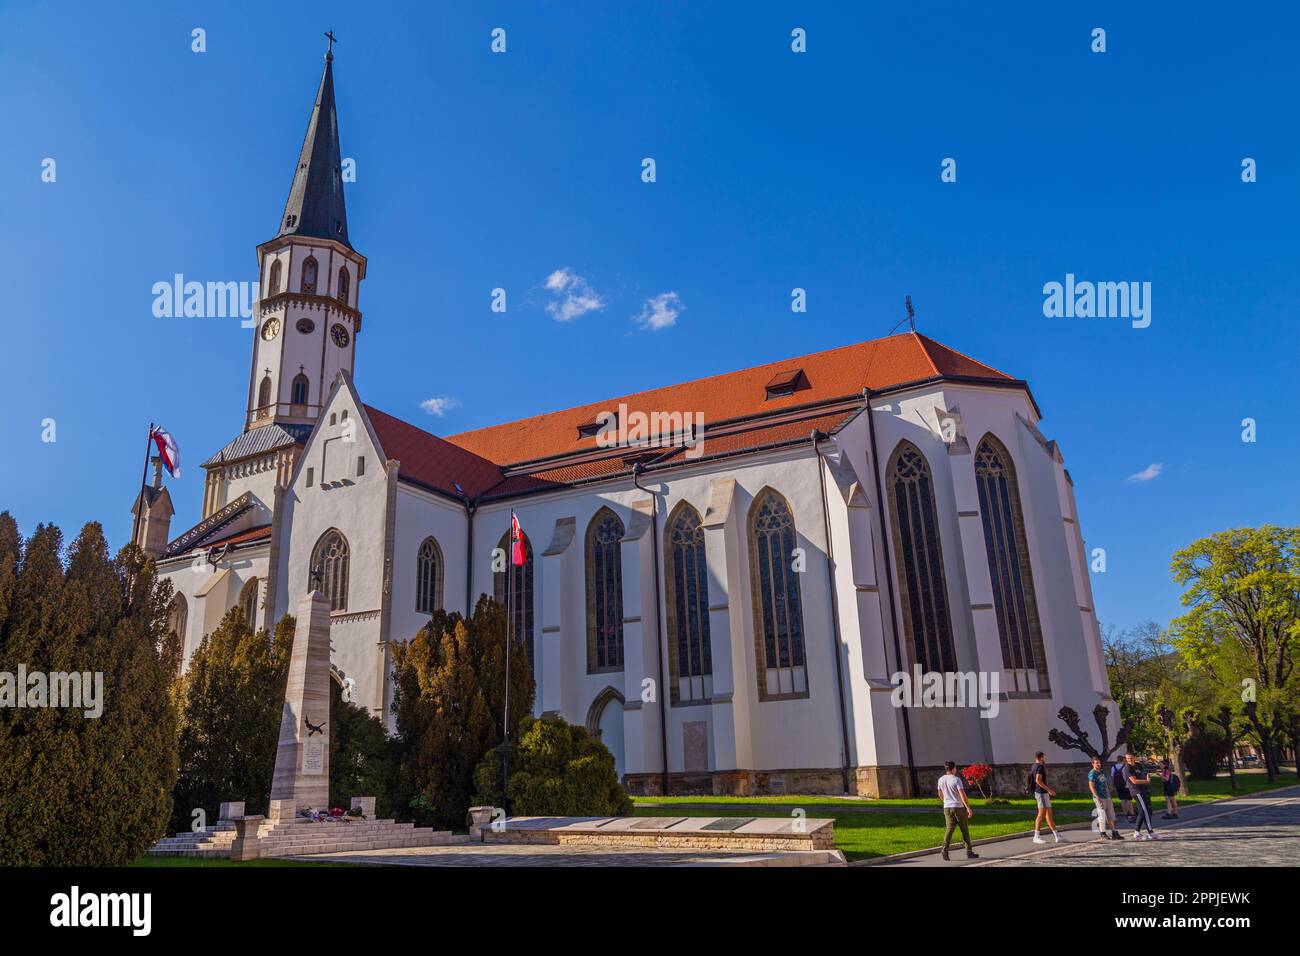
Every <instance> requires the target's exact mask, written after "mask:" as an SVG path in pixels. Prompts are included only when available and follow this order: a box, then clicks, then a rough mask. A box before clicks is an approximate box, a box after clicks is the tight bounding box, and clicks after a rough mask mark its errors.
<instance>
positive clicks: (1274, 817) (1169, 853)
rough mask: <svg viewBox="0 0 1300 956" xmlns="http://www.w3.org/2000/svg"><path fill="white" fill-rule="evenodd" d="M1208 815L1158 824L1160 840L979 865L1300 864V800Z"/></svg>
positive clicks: (1062, 849)
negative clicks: (1298, 862) (1299, 862)
mask: <svg viewBox="0 0 1300 956" xmlns="http://www.w3.org/2000/svg"><path fill="white" fill-rule="evenodd" d="M1243 804H1245V805H1244V806H1243ZM1207 810H1213V811H1217V812H1212V813H1206V814H1205V815H1204V816H1201V817H1199V818H1198V819H1196V820H1186V821H1182V820H1179V821H1169V820H1159V819H1157V820H1156V821H1155V822H1156V824H1162V823H1163V824H1166V825H1165V826H1159V825H1158V826H1157V827H1156V832H1157V833H1159V834H1160V836H1161V837H1162V839H1160V840H1144V841H1138V840H1134V839H1133V837H1132V834H1131V833H1130V832H1128V831H1127V830H1123V831H1121V832H1123V833H1124V841H1123V842H1122V843H1118V842H1112V841H1103V840H1100V839H1096V838H1091V839H1088V841H1087V842H1086V843H1070V844H1065V845H1061V846H1059V847H1053V848H1051V849H1048V850H1044V851H1040V852H1038V853H1029V854H1026V855H1024V856H1017V857H1011V858H1008V859H1002V860H990V861H989V862H988V863H985V864H975V865H984V866H1105V867H1112V866H1141V867H1162V866H1170V867H1184V866H1206V867H1210V866H1288V867H1291V866H1295V865H1296V861H1298V860H1300V797H1296V796H1291V797H1286V798H1281V799H1279V798H1273V799H1269V798H1264V797H1256V798H1247V799H1242V800H1237V801H1233V802H1229V803H1223V804H1217V805H1215V806H1214V807H1212V808H1207ZM1185 812H1186V811H1185ZM1071 836H1072V837H1075V838H1076V839H1077V836H1076V835H1075V834H1071ZM1089 836H1091V835H1089Z"/></svg>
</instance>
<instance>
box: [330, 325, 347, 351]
mask: <svg viewBox="0 0 1300 956" xmlns="http://www.w3.org/2000/svg"><path fill="white" fill-rule="evenodd" d="M330 338H332V339H333V340H334V344H335V345H337V346H338V347H339V348H341V349H342V348H347V344H348V330H347V329H345V328H344V327H343V326H341V325H339V324H338V323H335V324H334V325H333V326H331V327H330Z"/></svg>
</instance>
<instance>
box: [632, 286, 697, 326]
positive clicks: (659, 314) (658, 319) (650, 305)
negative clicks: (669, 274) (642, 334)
mask: <svg viewBox="0 0 1300 956" xmlns="http://www.w3.org/2000/svg"><path fill="white" fill-rule="evenodd" d="M685 311H686V306H684V305H682V297H681V296H679V295H678V294H677V293H676V292H660V293H659V294H658V295H656V296H653V297H652V298H649V299H646V300H645V304H644V305H643V306H641V311H640V313H638V314H637V315H634V316H632V321H634V322H636V324H637V325H639V326H641V328H643V329H649V330H650V331H651V332H658V331H659V330H660V329H666V328H669V327H670V326H673V325H676V324H677V316H679V315H681V314H682V313H683V312H685Z"/></svg>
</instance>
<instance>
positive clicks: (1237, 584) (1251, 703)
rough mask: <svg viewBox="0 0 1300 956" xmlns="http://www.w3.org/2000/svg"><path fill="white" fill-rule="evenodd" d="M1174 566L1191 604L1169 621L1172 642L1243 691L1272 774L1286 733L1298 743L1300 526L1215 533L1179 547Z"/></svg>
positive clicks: (1218, 681) (1195, 664)
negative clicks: (1297, 651) (1180, 548)
mask: <svg viewBox="0 0 1300 956" xmlns="http://www.w3.org/2000/svg"><path fill="white" fill-rule="evenodd" d="M1171 569H1172V572H1173V576H1174V580H1175V581H1177V582H1178V583H1179V584H1180V585H1182V586H1183V588H1184V591H1183V595H1182V603H1183V606H1184V607H1186V608H1187V611H1186V613H1184V614H1183V615H1181V616H1180V617H1178V618H1175V619H1174V621H1173V622H1172V624H1171V625H1170V632H1171V634H1172V635H1173V644H1174V646H1175V647H1176V648H1177V649H1178V652H1179V654H1180V655H1181V656H1182V658H1183V660H1184V661H1186V663H1187V664H1188V666H1190V667H1192V668H1193V669H1195V670H1198V671H1200V672H1201V673H1203V674H1204V675H1205V676H1206V677H1207V678H1208V679H1209V681H1210V682H1211V683H1212V684H1214V685H1215V686H1216V687H1217V688H1218V690H1219V693H1220V694H1221V695H1230V694H1236V695H1239V705H1238V706H1239V707H1240V710H1241V713H1242V715H1243V717H1244V726H1245V730H1246V733H1247V736H1248V737H1249V738H1250V739H1252V740H1253V741H1254V742H1255V743H1256V744H1257V745H1258V746H1259V748H1260V750H1261V752H1262V753H1263V754H1264V766H1265V770H1266V771H1267V773H1268V779H1269V780H1274V779H1276V777H1277V774H1278V767H1279V755H1280V751H1281V749H1282V748H1283V747H1284V746H1285V744H1286V740H1287V738H1288V737H1289V738H1290V739H1291V742H1292V745H1293V746H1295V745H1296V744H1297V743H1300V740H1297V735H1300V712H1298V711H1300V671H1297V668H1296V658H1297V654H1296V648H1297V645H1300V528H1282V527H1278V526H1276V525H1265V526H1263V527H1261V528H1234V529H1232V530H1230V531H1222V532H1219V533H1217V534H1212V535H1209V536H1207V537H1204V538H1201V539H1200V540H1198V541H1194V542H1193V543H1192V544H1190V545H1189V546H1188V547H1186V548H1184V549H1183V550H1181V551H1179V552H1177V553H1176V554H1175V555H1174V556H1173V561H1172V565H1171ZM1234 709H1235V708H1234ZM1297 772H1298V773H1300V767H1298V768H1297Z"/></svg>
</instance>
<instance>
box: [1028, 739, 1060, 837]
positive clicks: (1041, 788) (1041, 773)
mask: <svg viewBox="0 0 1300 956" xmlns="http://www.w3.org/2000/svg"><path fill="white" fill-rule="evenodd" d="M1029 789H1030V792H1032V793H1033V795H1034V803H1035V804H1036V805H1037V806H1038V815H1037V816H1035V817H1034V842H1035V843H1046V842H1047V841H1046V840H1044V839H1043V836H1042V833H1041V832H1040V831H1041V830H1042V828H1043V821H1044V820H1046V821H1047V828H1048V829H1049V830H1051V831H1052V840H1053V841H1054V842H1056V843H1060V842H1061V834H1059V833H1057V832H1056V824H1055V823H1053V822H1052V797H1054V796H1056V791H1055V790H1053V789H1052V788H1051V787H1049V786H1048V785H1047V763H1046V762H1045V761H1044V759H1043V752H1042V751H1041V750H1040V751H1038V753H1036V754H1034V765H1033V766H1032V767H1031V768H1029Z"/></svg>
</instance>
